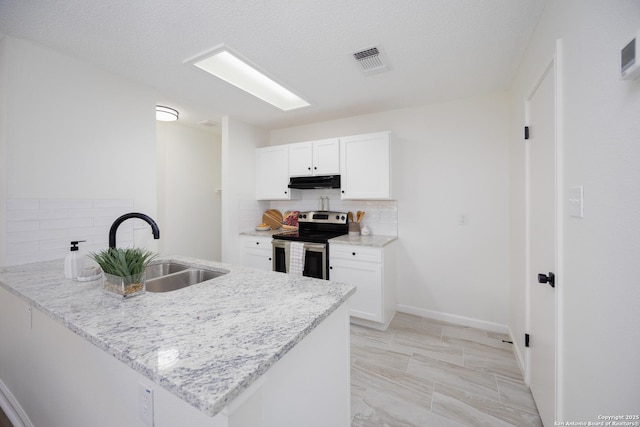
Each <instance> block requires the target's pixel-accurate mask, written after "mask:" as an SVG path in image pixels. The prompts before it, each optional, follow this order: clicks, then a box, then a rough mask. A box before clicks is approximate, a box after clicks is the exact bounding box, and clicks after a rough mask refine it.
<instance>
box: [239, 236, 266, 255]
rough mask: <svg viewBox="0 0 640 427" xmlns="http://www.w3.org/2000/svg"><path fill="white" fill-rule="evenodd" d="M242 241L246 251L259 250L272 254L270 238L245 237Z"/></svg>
mask: <svg viewBox="0 0 640 427" xmlns="http://www.w3.org/2000/svg"><path fill="white" fill-rule="evenodd" d="M242 240H243V243H242V247H243V248H244V249H259V250H267V251H269V252H271V238H270V237H245V238H243V239H242Z"/></svg>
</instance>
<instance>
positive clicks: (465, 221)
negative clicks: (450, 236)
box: [458, 214, 469, 225]
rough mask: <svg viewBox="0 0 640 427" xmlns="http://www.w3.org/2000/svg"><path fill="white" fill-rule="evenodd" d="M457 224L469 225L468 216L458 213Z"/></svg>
mask: <svg viewBox="0 0 640 427" xmlns="http://www.w3.org/2000/svg"><path fill="white" fill-rule="evenodd" d="M458 225H469V216H468V215H467V214H460V216H458Z"/></svg>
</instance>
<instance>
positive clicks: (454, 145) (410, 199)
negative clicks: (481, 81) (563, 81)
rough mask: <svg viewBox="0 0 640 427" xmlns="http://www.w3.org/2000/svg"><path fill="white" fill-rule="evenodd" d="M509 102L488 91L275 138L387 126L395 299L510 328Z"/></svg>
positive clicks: (408, 306)
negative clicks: (393, 205) (393, 207)
mask: <svg viewBox="0 0 640 427" xmlns="http://www.w3.org/2000/svg"><path fill="white" fill-rule="evenodd" d="M508 106H509V105H508V97H507V95H506V94H500V93H498V94H491V95H488V96H485V97H480V98H474V99H465V100H460V101H454V102H448V103H442V104H434V105H428V106H423V107H418V108H408V109H402V110H394V111H388V112H383V113H378V114H369V115H364V116H358V117H350V118H346V119H342V120H335V121H331V122H324V123H317V124H313V125H308V126H301V127H296V128H289V129H281V130H274V131H272V133H271V144H272V145H276V144H282V143H291V142H297V141H305V140H312V139H320V138H329V137H336V136H346V135H353V134H361V133H369V132H377V131H387V130H388V131H391V140H392V142H391V145H392V180H393V183H394V194H395V197H396V198H397V214H398V237H399V241H398V249H399V250H398V255H399V257H398V269H397V270H398V277H397V287H398V304H399V308H400V309H401V310H403V311H408V312H412V313H415V314H421V315H426V316H431V317H436V318H442V319H445V320H452V321H456V322H460V323H466V324H472V325H475V326H481V327H486V328H490V329H497V330H506V324H507V319H508V283H507V279H508V263H507V261H508V253H507V248H508V224H509V217H508V188H509V182H508V179H509V175H508V171H509V169H508V160H509V151H508V119H509V110H508ZM461 215H466V217H467V218H468V225H459V224H458V221H459V218H460V216H461Z"/></svg>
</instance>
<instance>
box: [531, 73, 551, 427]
mask: <svg viewBox="0 0 640 427" xmlns="http://www.w3.org/2000/svg"><path fill="white" fill-rule="evenodd" d="M527 111H528V115H529V117H528V122H529V139H528V140H527V141H526V143H527V170H528V180H527V187H528V197H529V200H528V209H527V213H528V242H529V248H528V269H527V270H528V278H527V283H528V289H529V328H528V329H529V335H530V341H529V355H528V356H529V357H528V360H529V366H528V368H529V382H530V387H531V392H532V394H533V397H534V399H535V401H536V405H537V406H538V411H539V412H540V417H541V418H542V422H543V423H544V425H545V426H553V425H554V421H555V419H556V292H555V288H554V287H552V286H551V283H550V280H551V277H552V273H554V272H555V271H556V259H557V255H556V253H557V249H556V248H557V239H556V230H557V226H556V210H557V207H556V188H557V181H556V175H557V165H556V153H557V151H556V123H555V117H556V114H555V72H554V67H553V65H552V66H550V67H549V69H548V70H547V72H546V73H545V75H544V77H543V79H542V80H541V81H540V84H539V85H538V86H537V87H536V89H535V91H534V92H533V94H532V95H531V97H530V98H529V100H528V102H527ZM550 273H551V274H550ZM539 275H541V276H539Z"/></svg>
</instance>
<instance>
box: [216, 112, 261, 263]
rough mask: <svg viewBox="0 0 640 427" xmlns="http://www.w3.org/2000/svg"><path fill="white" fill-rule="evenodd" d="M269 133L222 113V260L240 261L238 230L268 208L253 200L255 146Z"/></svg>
mask: <svg viewBox="0 0 640 427" xmlns="http://www.w3.org/2000/svg"><path fill="white" fill-rule="evenodd" d="M268 142H269V133H268V132H267V131H265V130H264V129H260V128H257V127H255V126H251V125H249V124H246V123H243V122H241V121H239V120H236V119H233V118H231V117H228V116H225V117H223V119H222V261H223V262H228V263H232V264H241V262H240V252H241V249H240V232H242V231H246V230H251V229H253V227H255V226H256V225H257V224H256V222H255V221H256V218H262V213H263V212H264V211H265V210H266V209H268V208H269V204H268V202H264V201H257V200H256V148H258V147H263V146H265V145H268Z"/></svg>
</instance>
